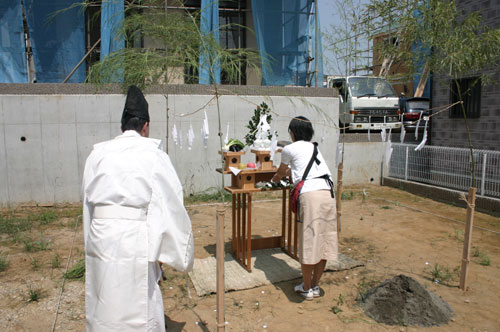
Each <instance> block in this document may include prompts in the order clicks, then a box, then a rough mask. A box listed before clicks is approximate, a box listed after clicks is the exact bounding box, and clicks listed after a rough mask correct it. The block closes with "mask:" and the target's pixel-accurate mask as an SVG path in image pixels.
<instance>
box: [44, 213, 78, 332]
mask: <svg viewBox="0 0 500 332" xmlns="http://www.w3.org/2000/svg"><path fill="white" fill-rule="evenodd" d="M81 217H82V215H79V216H78V217H77V218H76V220H75V231H74V233H73V242H72V243H71V248H70V249H69V255H68V260H67V261H66V270H65V271H64V273H63V280H62V285H61V291H60V292H59V300H58V301H57V307H56V314H55V316H54V322H53V323H52V330H51V331H52V332H54V331H55V330H56V322H57V315H58V314H59V307H60V306H61V299H62V294H63V292H64V283H65V282H66V273H68V267H69V262H70V261H71V255H72V253H73V247H74V246H75V238H76V231H77V226H78V220H79V219H81Z"/></svg>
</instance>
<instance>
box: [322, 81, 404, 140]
mask: <svg viewBox="0 0 500 332" xmlns="http://www.w3.org/2000/svg"><path fill="white" fill-rule="evenodd" d="M327 82H328V87H329V88H333V89H336V90H337V91H338V93H339V99H340V105H339V122H340V125H341V127H346V128H347V129H349V130H353V131H354V130H377V129H378V130H381V129H382V128H386V129H389V128H393V129H396V128H398V129H399V128H401V112H400V109H399V98H398V96H397V94H396V92H395V91H394V89H393V88H392V86H391V85H390V84H389V83H388V82H387V81H386V80H385V79H384V78H381V77H373V76H347V77H345V76H344V77H341V76H328V78H327Z"/></svg>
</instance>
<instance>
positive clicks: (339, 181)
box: [337, 162, 344, 241]
mask: <svg viewBox="0 0 500 332" xmlns="http://www.w3.org/2000/svg"><path fill="white" fill-rule="evenodd" d="M343 173H344V166H343V163H342V162H340V163H339V168H338V170H337V240H338V241H340V231H341V229H342V227H341V217H342V175H343Z"/></svg>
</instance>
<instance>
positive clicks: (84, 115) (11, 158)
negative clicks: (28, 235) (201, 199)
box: [0, 84, 338, 206]
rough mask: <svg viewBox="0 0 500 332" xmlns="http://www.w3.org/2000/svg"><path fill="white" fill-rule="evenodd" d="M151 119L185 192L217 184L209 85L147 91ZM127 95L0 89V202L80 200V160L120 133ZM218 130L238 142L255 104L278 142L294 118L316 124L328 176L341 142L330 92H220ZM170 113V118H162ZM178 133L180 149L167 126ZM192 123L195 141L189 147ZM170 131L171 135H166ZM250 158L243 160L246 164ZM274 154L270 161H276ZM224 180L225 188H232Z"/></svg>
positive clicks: (67, 88)
mask: <svg viewBox="0 0 500 332" xmlns="http://www.w3.org/2000/svg"><path fill="white" fill-rule="evenodd" d="M146 98H147V100H148V103H149V108H150V116H151V119H152V121H151V131H150V136H151V137H155V138H160V139H162V140H163V141H164V142H166V144H165V146H164V147H165V149H166V150H168V154H169V155H170V157H171V159H172V161H173V164H174V166H175V168H176V170H177V172H178V175H179V178H180V179H181V182H182V183H183V186H184V190H185V194H186V195H189V194H193V193H197V192H201V191H204V190H207V189H210V188H218V187H220V185H221V182H222V180H221V176H220V174H219V173H217V172H216V171H215V169H216V168H217V167H220V159H219V158H220V156H219V154H218V151H219V137H218V136H217V130H218V129H217V127H218V118H217V105H216V103H215V100H213V91H212V88H211V87H210V86H198V85H192V86H189V85H180V86H168V87H167V88H165V87H157V88H154V89H150V90H147V91H146ZM124 101H125V96H124V95H123V94H122V91H121V89H120V87H118V86H107V87H104V88H102V89H96V87H93V86H89V85H82V84H32V85H29V84H0V183H1V184H2V185H1V186H0V205H1V206H6V205H17V204H21V203H28V202H31V203H38V204H47V203H48V204H51V203H62V202H78V201H79V200H80V186H81V176H82V173H83V167H84V163H85V160H86V158H87V156H88V154H89V153H90V151H91V149H92V146H93V145H94V144H95V143H97V142H101V141H104V140H108V139H111V138H113V137H115V136H117V135H119V134H120V118H121V113H122V110H123V104H124ZM219 101H220V110H221V126H222V132H223V133H224V135H225V132H226V128H227V124H228V123H229V137H234V138H238V139H240V140H243V137H244V135H245V134H246V133H247V131H248V130H247V129H246V127H245V126H246V124H247V123H248V121H249V119H250V117H251V116H252V115H253V110H254V109H255V107H256V105H258V104H260V103H262V102H263V101H264V102H266V103H267V104H268V105H269V106H270V107H271V109H272V110H273V112H274V113H273V118H274V120H273V122H272V124H271V127H275V128H276V130H277V131H278V135H279V136H278V139H280V140H289V136H288V132H287V127H288V123H289V121H290V120H291V118H292V117H294V116H296V115H305V116H307V117H309V118H310V119H311V120H312V121H313V125H314V128H315V130H316V137H315V140H318V141H320V140H321V139H323V141H322V143H321V151H322V153H323V155H324V156H325V158H326V160H327V163H328V165H329V166H330V168H331V169H332V173H334V174H335V175H336V171H334V168H335V165H336V164H335V158H336V146H337V141H338V129H336V127H335V124H336V123H338V98H337V97H336V96H334V95H333V91H331V89H310V88H284V87H271V88H266V87H251V86H244V87H221V96H220V99H219ZM167 109H168V118H167ZM203 110H206V113H207V117H208V119H209V128H210V137H209V141H208V147H207V148H205V147H204V146H203V143H202V139H201V127H202V122H203V118H204V111H203ZM174 123H175V125H176V128H177V131H178V133H179V134H180V132H181V131H182V134H183V142H182V147H181V146H180V144H179V142H178V144H177V145H176V144H175V143H174V142H173V140H172V136H171V133H172V128H173V125H174ZM190 125H192V126H193V129H194V132H195V135H196V138H195V142H194V144H193V147H192V149H191V150H189V149H188V145H187V144H188V142H187V132H188V129H189V126H190ZM167 131H168V133H169V137H167ZM253 156H254V155H253V154H251V153H247V155H245V157H244V158H243V160H244V161H246V162H248V161H250V160H252V159H253ZM279 158H280V157H279V155H278V156H277V159H278V160H277V161H276V162H275V164H278V163H279ZM229 182H230V177H229V176H226V178H225V183H226V184H229Z"/></svg>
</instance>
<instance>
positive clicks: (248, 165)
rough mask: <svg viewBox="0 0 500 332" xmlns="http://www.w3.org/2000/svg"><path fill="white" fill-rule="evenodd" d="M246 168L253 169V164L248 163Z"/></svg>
mask: <svg viewBox="0 0 500 332" xmlns="http://www.w3.org/2000/svg"><path fill="white" fill-rule="evenodd" d="M247 167H248V168H255V163H248V164H247Z"/></svg>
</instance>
